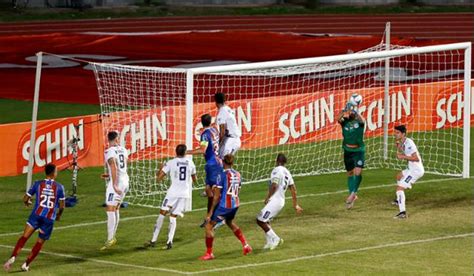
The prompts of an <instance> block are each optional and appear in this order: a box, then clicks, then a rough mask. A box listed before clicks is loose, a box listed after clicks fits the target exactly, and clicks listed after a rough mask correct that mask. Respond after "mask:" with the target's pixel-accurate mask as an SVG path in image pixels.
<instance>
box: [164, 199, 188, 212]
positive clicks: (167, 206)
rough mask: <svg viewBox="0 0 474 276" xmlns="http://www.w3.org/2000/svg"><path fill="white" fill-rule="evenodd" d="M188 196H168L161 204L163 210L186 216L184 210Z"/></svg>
mask: <svg viewBox="0 0 474 276" xmlns="http://www.w3.org/2000/svg"><path fill="white" fill-rule="evenodd" d="M187 201H188V199H187V198H184V197H168V196H166V197H165V199H164V200H163V204H161V210H163V211H167V212H170V213H171V214H172V215H175V216H180V217H183V216H184V214H183V213H184V211H185V210H186V202H187Z"/></svg>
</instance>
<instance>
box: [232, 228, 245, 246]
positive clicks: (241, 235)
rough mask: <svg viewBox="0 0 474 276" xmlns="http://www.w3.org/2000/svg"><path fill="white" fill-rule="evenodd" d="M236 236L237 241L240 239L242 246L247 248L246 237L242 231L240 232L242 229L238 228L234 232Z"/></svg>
mask: <svg viewBox="0 0 474 276" xmlns="http://www.w3.org/2000/svg"><path fill="white" fill-rule="evenodd" d="M234 235H235V236H236V237H237V239H239V241H240V242H241V243H242V246H245V245H246V244H247V241H246V240H245V236H244V234H243V233H242V231H241V230H240V228H238V229H237V230H235V232H234Z"/></svg>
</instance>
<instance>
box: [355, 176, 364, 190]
mask: <svg viewBox="0 0 474 276" xmlns="http://www.w3.org/2000/svg"><path fill="white" fill-rule="evenodd" d="M354 179H355V181H354V182H355V183H354V192H355V193H357V191H358V190H359V186H360V183H361V182H362V175H355V176H354Z"/></svg>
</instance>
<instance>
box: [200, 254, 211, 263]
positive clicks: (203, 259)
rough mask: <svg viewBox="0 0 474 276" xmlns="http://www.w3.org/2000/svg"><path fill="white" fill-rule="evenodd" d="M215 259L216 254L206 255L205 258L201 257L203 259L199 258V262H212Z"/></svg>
mask: <svg viewBox="0 0 474 276" xmlns="http://www.w3.org/2000/svg"><path fill="white" fill-rule="evenodd" d="M214 258H215V257H214V254H212V253H206V254H204V256H201V257H200V258H199V260H201V261H210V260H213V259H214Z"/></svg>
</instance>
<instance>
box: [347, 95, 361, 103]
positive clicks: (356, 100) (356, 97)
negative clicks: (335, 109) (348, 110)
mask: <svg viewBox="0 0 474 276" xmlns="http://www.w3.org/2000/svg"><path fill="white" fill-rule="evenodd" d="M349 103H350V104H352V105H353V106H359V105H360V104H361V103H362V96H361V95H359V94H357V93H356V94H352V96H351V97H350V98H349Z"/></svg>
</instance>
